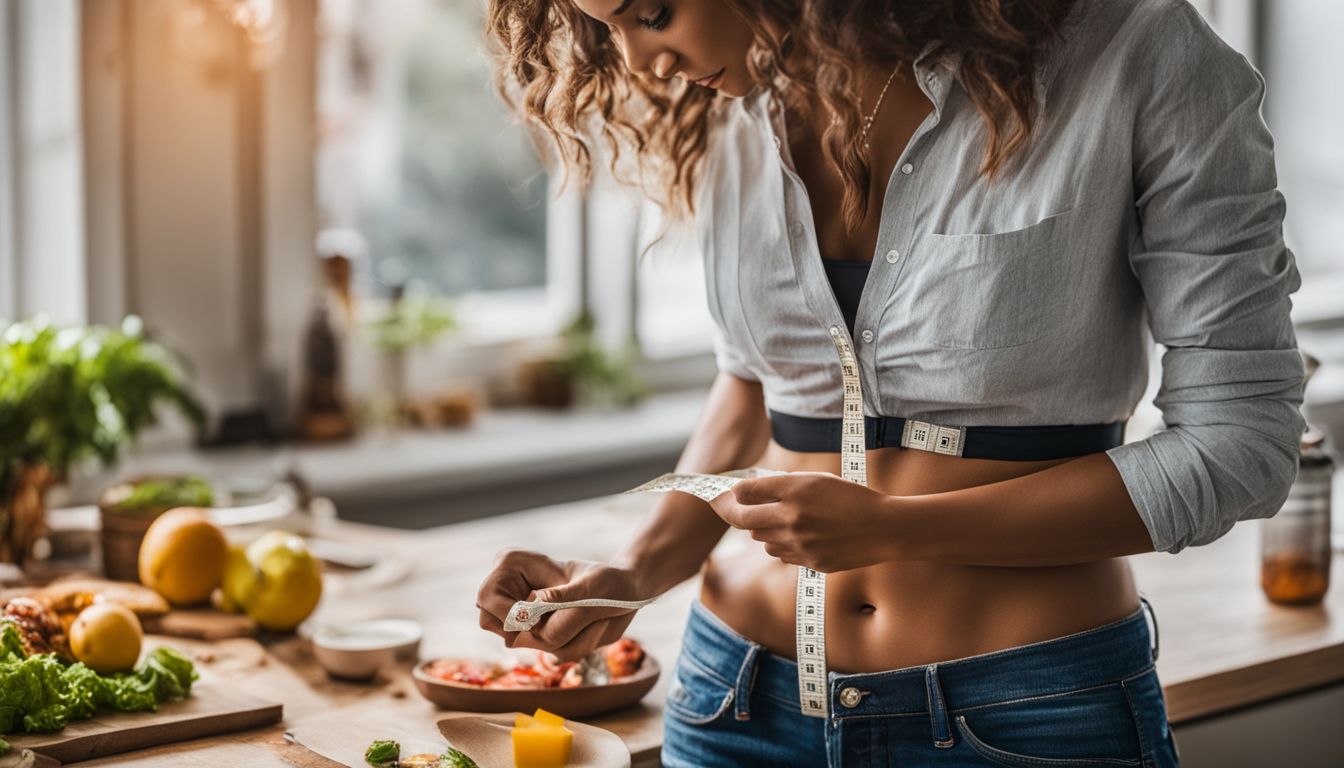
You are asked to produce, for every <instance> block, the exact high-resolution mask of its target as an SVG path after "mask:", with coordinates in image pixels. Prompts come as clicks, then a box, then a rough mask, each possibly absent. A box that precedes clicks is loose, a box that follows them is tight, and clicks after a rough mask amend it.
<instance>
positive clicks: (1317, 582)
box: [1260, 554, 1330, 605]
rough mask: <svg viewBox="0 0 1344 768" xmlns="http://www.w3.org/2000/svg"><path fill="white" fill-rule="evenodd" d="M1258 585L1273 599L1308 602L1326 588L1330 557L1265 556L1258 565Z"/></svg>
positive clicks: (1298, 555)
mask: <svg viewBox="0 0 1344 768" xmlns="http://www.w3.org/2000/svg"><path fill="white" fill-rule="evenodd" d="M1260 586H1261V588H1262V589H1264V591H1265V596H1266V597H1268V598H1269V599H1270V600H1273V601H1274V602H1276V603H1287V604H1289V605H1310V604H1311V603H1316V602H1320V600H1321V599H1322V598H1323V597H1325V592H1326V590H1327V589H1329V588H1330V560H1329V557H1328V556H1327V557H1326V558H1324V559H1321V558H1316V557H1311V556H1309V555H1300V554H1284V555H1275V556H1272V557H1267V558H1265V559H1264V561H1263V562H1262V563H1261V565H1260Z"/></svg>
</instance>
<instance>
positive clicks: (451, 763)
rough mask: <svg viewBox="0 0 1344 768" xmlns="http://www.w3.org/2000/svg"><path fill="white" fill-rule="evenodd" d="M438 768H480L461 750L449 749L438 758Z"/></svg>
mask: <svg viewBox="0 0 1344 768" xmlns="http://www.w3.org/2000/svg"><path fill="white" fill-rule="evenodd" d="M439 768H480V766H478V765H476V761H475V760H472V759H471V758H470V757H467V756H466V754H465V753H463V752H462V751H461V750H459V749H453V748H452V747H449V748H448V751H447V752H445V753H443V757H441V758H439Z"/></svg>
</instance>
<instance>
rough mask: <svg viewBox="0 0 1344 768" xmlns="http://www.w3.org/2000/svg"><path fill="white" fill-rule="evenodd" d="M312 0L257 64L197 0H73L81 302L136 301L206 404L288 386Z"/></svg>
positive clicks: (300, 241)
mask: <svg viewBox="0 0 1344 768" xmlns="http://www.w3.org/2000/svg"><path fill="white" fill-rule="evenodd" d="M42 1H45V0H42ZM314 4H315V0H289V2H288V3H287V5H288V10H289V19H288V24H287V25H286V27H285V31H286V39H285V42H284V46H283V48H282V49H281V53H280V56H279V58H277V59H276V60H274V61H273V62H272V63H271V64H270V65H269V66H268V67H267V68H265V69H264V70H260V71H257V70H254V69H252V68H250V66H249V63H248V53H249V50H248V47H247V46H248V43H247V42H246V40H245V38H244V35H243V34H242V33H241V31H240V30H238V29H236V28H235V27H233V26H231V25H230V24H229V23H228V22H227V21H226V20H225V19H224V17H223V16H222V14H220V13H219V12H218V11H217V10H216V9H215V8H213V6H212V4H210V3H203V2H197V3H193V2H188V1H186V0H134V1H133V2H132V1H131V0H84V5H83V8H84V23H83V41H84V49H83V62H84V64H83V74H84V79H85V83H84V85H85V87H84V95H83V100H84V108H85V116H84V130H85V133H86V134H87V135H88V137H89V141H88V144H87V152H88V157H87V158H86V160H85V164H84V170H85V173H86V177H87V185H88V198H87V204H88V209H87V210H88V213H87V219H88V233H89V264H90V268H89V279H88V286H89V289H88V305H89V308H90V316H91V319H94V320H97V321H102V322H114V321H115V320H117V319H118V318H120V317H121V316H122V315H123V314H125V313H127V312H134V313H137V314H139V315H141V316H142V317H143V318H144V319H145V321H146V324H147V325H148V326H149V327H150V329H151V330H152V331H153V332H154V333H155V334H157V335H158V337H159V338H160V339H162V340H163V341H165V342H167V343H168V344H170V345H171V346H172V347H174V348H176V349H178V350H179V351H180V352H181V353H182V354H183V355H185V356H186V357H187V358H188V359H189V360H190V361H191V363H192V365H193V366H194V368H195V378H194V382H195V384H196V386H197V388H198V389H199V390H200V392H201V394H202V396H203V399H204V400H205V401H206V403H207V406H208V407H209V408H210V410H211V412H212V413H215V414H219V413H221V412H222V411H223V410H226V409H237V408H246V407H251V406H256V405H265V406H268V407H269V408H270V410H271V411H272V413H273V415H276V416H279V417H282V418H283V417H284V416H285V415H286V413H287V410H288V406H289V405H290V404H291V403H292V402H293V399H294V397H295V396H296V394H297V386H298V383H297V375H296V372H297V370H298V366H299V364H300V356H299V352H300V345H301V342H302V323H303V319H304V318H305V317H306V310H307V308H308V307H309V306H311V303H310V302H311V298H312V294H313V291H314V286H315V258H314V254H313V234H314V221H313V191H312V184H313V173H312V170H313V169H312V158H313V152H312V144H313V141H314V122H315V120H314V110H313V99H314V90H313V50H314V38H315V35H316V28H315V24H314V13H315V11H314ZM72 199H76V200H77V199H79V198H78V197H77V196H76V197H73V198H72ZM81 282H82V281H81Z"/></svg>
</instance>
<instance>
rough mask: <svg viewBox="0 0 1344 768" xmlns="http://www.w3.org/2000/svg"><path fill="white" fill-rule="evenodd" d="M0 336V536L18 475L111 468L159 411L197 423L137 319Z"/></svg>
mask: <svg viewBox="0 0 1344 768" xmlns="http://www.w3.org/2000/svg"><path fill="white" fill-rule="evenodd" d="M0 328H3V330H0V372H3V375H0V532H3V531H4V530H5V529H6V526H7V519H8V513H7V512H6V510H5V508H4V505H5V504H6V499H7V497H8V495H9V494H10V493H12V492H13V491H14V485H15V483H16V481H17V479H18V476H19V473H20V472H21V471H22V470H23V468H25V467H34V466H45V467H47V468H48V469H49V470H51V472H52V473H54V474H55V476H56V478H57V479H58V480H59V479H63V478H64V476H65V475H66V473H67V471H68V470H69V468H70V467H71V466H72V465H73V464H74V463H75V462H78V461H82V460H84V459H85V458H88V457H90V456H92V457H96V458H97V459H99V460H100V461H101V462H102V463H103V464H111V463H113V462H115V461H116V459H117V456H118V454H119V453H120V451H121V449H122V448H123V447H124V446H125V445H126V444H128V443H129V442H130V441H131V440H132V439H133V438H134V437H135V435H136V434H137V433H139V431H140V430H141V429H143V428H145V427H147V426H149V425H151V424H153V423H154V422H155V408H156V406H157V405H158V404H159V403H164V402H166V403H168V404H170V405H172V406H174V407H175V408H176V409H177V410H178V411H180V412H181V413H183V414H184V415H185V416H186V417H187V418H188V419H189V420H191V421H192V422H193V423H194V424H195V425H196V426H197V427H198V428H199V427H200V426H201V425H202V424H203V423H204V420H205V414H204V411H202V409H201V406H200V404H199V403H198V402H197V401H196V399H195V398H193V397H192V396H191V394H190V393H189V392H188V391H187V390H186V388H184V387H183V386H182V384H181V383H180V376H179V370H180V366H179V365H178V364H177V362H176V361H175V359H174V358H173V357H172V355H170V354H169V352H168V351H167V350H166V349H165V348H163V347H162V346H160V345H158V344H155V343H153V342H151V341H149V340H148V339H146V338H145V337H144V330H143V327H142V324H141V322H140V319H139V318H137V317H135V316H131V317H128V318H126V321H125V322H124V323H122V326H121V328H120V329H111V328H104V327H101V326H91V327H88V328H60V327H58V326H56V325H53V324H52V323H51V322H50V321H49V320H47V319H46V318H44V317H38V318H35V319H33V320H31V321H27V322H19V323H13V324H10V325H8V326H3V325H0Z"/></svg>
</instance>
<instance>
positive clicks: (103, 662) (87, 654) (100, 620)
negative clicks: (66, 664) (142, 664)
mask: <svg viewBox="0 0 1344 768" xmlns="http://www.w3.org/2000/svg"><path fill="white" fill-rule="evenodd" d="M143 639H144V633H143V632H142V630H141V629H140V620H139V619H137V618H136V617H135V614H134V613H132V612H131V609H130V608H127V607H125V606H123V605H119V604H117V603H94V604H93V605H90V606H89V607H88V608H85V609H84V610H82V611H80V612H79V615H78V616H76V617H75V623H74V624H71V625H70V650H71V652H73V653H74V654H75V658H76V659H79V660H80V661H82V662H84V663H85V664H86V665H88V666H89V668H91V669H92V670H93V671H94V672H97V673H99V674H103V675H106V674H110V673H112V672H125V671H127V670H129V669H132V668H133V667H135V662H136V661H138V660H139V659H140V643H141V641H142V640H143Z"/></svg>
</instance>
